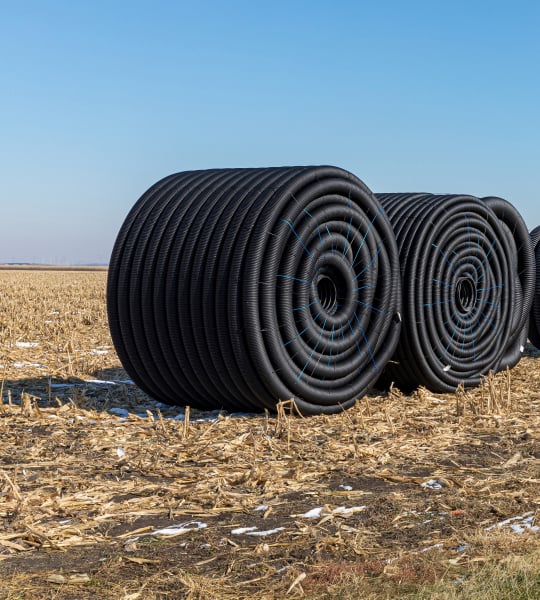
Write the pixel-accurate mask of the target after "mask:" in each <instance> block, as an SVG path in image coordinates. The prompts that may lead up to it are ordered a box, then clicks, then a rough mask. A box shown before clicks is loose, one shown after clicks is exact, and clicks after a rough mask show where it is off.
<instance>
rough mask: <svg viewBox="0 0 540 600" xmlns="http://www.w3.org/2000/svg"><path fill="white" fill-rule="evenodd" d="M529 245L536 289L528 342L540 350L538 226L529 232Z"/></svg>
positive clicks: (539, 248) (539, 240) (539, 238)
mask: <svg viewBox="0 0 540 600" xmlns="http://www.w3.org/2000/svg"><path fill="white" fill-rule="evenodd" d="M531 243H532V246H533V248H534V253H535V259H536V288H535V293H534V300H533V303H532V308H531V315H530V319H529V341H530V342H531V344H533V345H534V346H536V347H537V348H540V226H539V227H536V228H535V229H533V230H532V231H531Z"/></svg>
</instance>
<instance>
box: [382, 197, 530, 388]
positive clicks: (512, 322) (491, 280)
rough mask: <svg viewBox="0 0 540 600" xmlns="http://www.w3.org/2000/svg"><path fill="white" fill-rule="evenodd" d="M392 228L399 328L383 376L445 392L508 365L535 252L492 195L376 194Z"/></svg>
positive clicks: (523, 318)
mask: <svg viewBox="0 0 540 600" xmlns="http://www.w3.org/2000/svg"><path fill="white" fill-rule="evenodd" d="M377 198H378V199H379V200H380V202H381V204H382V206H383V208H384V209H385V212H386V214H387V215H388V218H389V219H390V222H391V223H392V226H393V228H394V232H395V234H396V238H397V242H398V247H399V255H400V263H401V273H402V281H403V309H402V310H403V329H402V333H401V339H400V343H399V345H398V348H397V351H396V356H395V357H394V360H393V361H392V362H391V364H389V365H388V368H387V369H386V372H385V374H384V376H383V378H382V380H381V381H382V382H385V383H388V382H389V381H393V382H395V383H396V384H397V385H398V386H399V387H400V388H401V389H404V390H410V389H413V388H415V387H417V386H419V385H423V386H425V387H427V388H429V389H430V390H432V391H435V392H448V391H454V390H455V389H456V388H457V386H458V385H459V384H460V383H463V384H464V385H465V387H472V386H475V385H478V384H479V383H480V380H481V378H482V376H483V375H485V374H487V373H488V372H489V371H494V372H495V371H500V370H502V369H505V368H507V367H513V366H514V365H515V364H516V363H517V362H518V361H519V359H520V357H521V354H522V352H523V349H524V345H525V342H526V340H527V333H528V322H529V314H530V310H531V304H532V300H533V295H534V285H535V261H534V255H533V252H532V247H531V243H530V238H529V234H528V231H527V228H526V226H525V223H524V221H523V219H522V218H521V216H520V214H519V213H518V212H517V210H516V209H515V208H514V207H513V206H512V205H511V204H510V203H509V202H507V201H505V200H503V199H501V198H495V197H489V198H482V199H480V198H476V197H474V196H458V195H444V196H440V195H432V194H377Z"/></svg>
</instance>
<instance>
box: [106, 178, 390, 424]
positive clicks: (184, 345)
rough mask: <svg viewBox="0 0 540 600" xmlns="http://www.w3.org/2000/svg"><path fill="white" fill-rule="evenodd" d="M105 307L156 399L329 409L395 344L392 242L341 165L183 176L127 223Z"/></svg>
mask: <svg viewBox="0 0 540 600" xmlns="http://www.w3.org/2000/svg"><path fill="white" fill-rule="evenodd" d="M107 300H108V314H109V324H110V328H111V334H112V338H113V341H114V344H115V347H116V349H117V352H118V355H119V357H120V359H121V361H122V363H123V365H124V367H125V369H126V371H127V372H128V373H129V375H130V376H131V377H132V378H133V380H134V381H135V383H137V384H138V385H139V386H140V387H141V388H142V389H143V390H145V391H146V392H147V393H148V394H150V395H151V396H153V397H154V398H156V399H159V400H161V401H163V402H166V403H171V404H180V405H191V406H192V407H195V408H201V409H216V408H218V409H221V408H224V409H227V410H248V411H254V410H255V411H258V410H262V409H264V408H268V409H270V410H275V408H276V405H277V403H278V402H279V401H280V400H288V399H290V398H294V399H295V401H296V405H297V407H298V408H299V410H300V411H301V412H302V413H303V414H316V413H333V412H337V411H341V410H343V409H345V408H348V407H350V406H351V405H352V404H353V403H354V402H355V400H356V399H357V398H359V397H361V396H362V395H364V394H365V393H366V391H367V390H368V389H369V388H370V387H371V386H372V385H373V384H374V383H375V381H376V380H377V378H378V376H379V375H380V373H381V370H382V369H383V367H384V366H385V365H386V363H387V362H388V360H389V359H390V357H391V356H392V354H393V352H394V350H395V348H396V345H397V343H398V339H399V332H400V321H399V318H398V314H399V310H400V302H401V289H400V284H399V262H398V252H397V245H396V241H395V237H394V234H393V232H392V228H391V226H390V223H389V221H388V220H387V218H386V216H385V215H384V213H383V211H382V210H381V207H380V204H379V203H378V201H377V200H376V199H375V197H374V195H373V194H372V192H371V191H370V190H369V189H368V188H367V187H366V186H365V184H363V183H362V182H361V181H360V180H359V179H358V178H356V177H355V176H354V175H352V174H351V173H348V172H347V171H343V170H342V169H339V168H336V167H284V168H265V169H220V170H208V171H191V172H184V173H178V174H176V175H172V176H170V177H167V178H165V179H163V180H161V181H159V182H158V183H156V184H155V185H154V186H153V187H152V188H150V189H149V190H148V191H147V192H146V193H145V194H144V195H143V196H142V197H141V198H140V200H139V201H138V202H137V204H136V205H135V206H134V207H133V209H132V211H131V212H130V214H129V215H128V217H127V218H126V220H125V222H124V224H123V226H122V228H121V230H120V233H119V235H118V238H117V240H116V244H115V247H114V250H113V254H112V257H111V261H110V266H109V278H108V290H107Z"/></svg>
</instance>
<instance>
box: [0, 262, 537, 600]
mask: <svg viewBox="0 0 540 600" xmlns="http://www.w3.org/2000/svg"><path fill="white" fill-rule="evenodd" d="M105 279H106V274H105V273H99V272H88V273H75V272H73V273H71V272H61V273H54V272H50V273H45V272H35V273H33V272H17V271H13V272H11V271H9V272H8V271H6V272H2V273H0V294H1V295H0V348H1V350H2V356H1V362H2V365H3V367H2V369H3V378H2V383H1V386H2V387H1V400H2V401H1V403H0V437H1V440H2V453H1V455H0V579H1V581H2V588H0V589H1V591H0V598H9V599H10V600H11V599H14V598H29V599H30V598H32V599H33V598H36V597H39V598H96V597H99V598H132V599H135V598H145V599H146V598H150V599H152V598H167V597H171V598H284V597H291V598H295V597H302V596H305V597H310V598H325V597H328V598H330V597H332V598H349V597H350V598H353V597H354V598H358V597H360V595H358V590H361V591H362V597H365V598H370V597H373V598H386V597H388V598H397V597H412V598H415V597H417V598H423V597H429V596H425V595H424V596H422V594H429V593H432V594H440V596H439V597H441V598H442V597H451V596H444V595H443V594H444V593H447V594H449V593H450V591H449V590H456V593H457V592H463V593H468V592H467V589H468V588H467V586H470V589H471V590H473V589H477V588H473V587H472V586H473V582H475V581H476V582H477V584H478V586H479V585H480V581H481V580H482V579H484V580H489V579H490V576H488V574H489V573H490V571H489V569H490V568H492V565H499V566H498V567H497V568H498V569H499V572H504V573H505V574H506V575H505V577H506V579H507V581H510V580H511V578H512V576H513V574H515V575H516V578H517V579H519V580H520V581H521V580H522V579H523V578H525V579H523V581H525V582H526V583H524V584H523V585H524V586H525V587H524V589H526V586H527V585H529V584H530V585H533V584H535V581H536V580H535V579H534V577H535V572H534V567H533V565H534V561H535V560H536V559H537V557H538V547H539V539H540V535H539V532H538V529H537V526H538V525H539V523H538V509H539V505H540V491H539V490H540V486H539V483H540V468H539V466H540V460H539V459H540V455H539V445H538V439H539V427H538V426H539V424H540V369H539V368H538V364H537V359H536V358H535V356H534V355H533V354H532V353H531V355H529V356H526V357H525V358H524V359H523V360H522V362H521V363H520V365H518V367H517V368H516V369H514V370H513V371H512V372H509V373H501V374H499V375H497V376H496V377H494V378H492V377H490V378H487V379H486V382H485V384H484V386H483V387H481V388H479V389H477V390H472V391H464V390H459V391H458V392H457V393H456V394H432V393H431V392H429V391H427V390H424V389H420V390H418V391H417V392H416V393H414V394H412V395H410V396H407V395H403V394H401V393H400V392H399V390H395V389H394V390H391V392H390V393H388V394H380V395H377V394H372V395H370V396H369V397H366V398H363V399H362V400H360V401H359V402H358V403H357V404H356V406H355V407H354V408H353V409H351V410H350V411H347V412H345V413H342V414H339V415H333V416H319V417H312V418H301V417H298V416H295V415H292V414H290V410H289V409H290V406H289V405H287V404H286V403H284V404H283V406H282V407H281V408H280V411H279V414H278V415H277V416H275V417H274V416H270V415H264V414H263V415H256V416H254V415H236V416H232V415H227V414H224V413H223V414H220V413H202V412H197V411H185V412H184V411H183V409H180V408H178V407H166V406H162V405H161V406H160V405H157V404H156V403H155V402H153V401H151V400H150V399H149V398H147V397H146V396H145V394H143V393H142V392H141V391H140V390H138V389H137V388H136V387H135V386H134V385H133V384H131V383H130V382H129V381H128V380H127V378H126V374H125V373H124V372H123V371H122V370H121V368H120V365H119V362H118V358H117V357H116V355H115V353H114V350H113V348H112V343H111V340H110V337H109V333H108V328H107V322H106V310H105ZM88 380H90V381H88ZM95 380H98V381H95ZM508 519H511V520H510V521H509V520H508ZM171 527H172V529H170V528H171ZM167 528H169V529H167ZM163 529H165V532H163V531H162V530H163ZM510 557H515V561H514V560H513V559H512V560H510ZM520 561H522V562H520ZM501 565H502V567H501ZM520 565H521V566H520ZM527 565H529V566H530V568H529V567H528V566H527ZM460 578H461V579H462V582H461V583H456V581H457V580H459V579H460ZM520 578H522V579H520ZM517 579H516V580H517ZM486 583H487V581H486ZM474 585H476V584H474ZM501 585H502V584H501ZM509 585H510V584H509ZM478 589H480V588H478ZM355 590H356V592H355ZM452 593H453V591H452ZM470 593H471V594H473V591H471V592H470ZM474 593H476V592H474ZM478 593H480V592H478ZM486 593H487V592H486ZM2 594H3V595H2ZM347 594H349V595H347ZM353 594H356V595H353ZM406 594H409V596H407V595H406ZM411 594H412V596H411ZM414 594H416V596H415V595H414ZM432 597H437V596H432ZM461 597H463V596H461ZM469 597H470V598H473V597H478V598H487V597H488V596H481V595H479V596H474V595H470V596H469ZM509 597H510V596H509ZM516 597H518V598H519V597H520V596H516ZM523 597H524V598H527V596H523Z"/></svg>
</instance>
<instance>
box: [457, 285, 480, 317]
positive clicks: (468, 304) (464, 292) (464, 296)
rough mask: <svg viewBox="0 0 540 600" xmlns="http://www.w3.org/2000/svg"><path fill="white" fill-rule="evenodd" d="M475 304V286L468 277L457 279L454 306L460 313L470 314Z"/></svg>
mask: <svg viewBox="0 0 540 600" xmlns="http://www.w3.org/2000/svg"><path fill="white" fill-rule="evenodd" d="M475 304H476V286H475V284H474V282H473V280H472V279H471V278H470V277H462V278H461V279H458V281H457V284H456V305H457V307H458V309H459V310H460V311H461V312H462V313H470V312H471V311H472V309H473V308H474V305H475Z"/></svg>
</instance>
